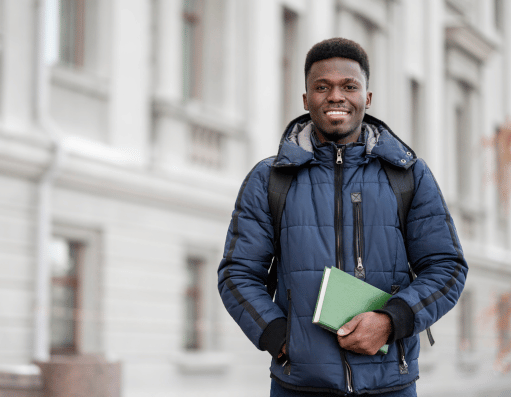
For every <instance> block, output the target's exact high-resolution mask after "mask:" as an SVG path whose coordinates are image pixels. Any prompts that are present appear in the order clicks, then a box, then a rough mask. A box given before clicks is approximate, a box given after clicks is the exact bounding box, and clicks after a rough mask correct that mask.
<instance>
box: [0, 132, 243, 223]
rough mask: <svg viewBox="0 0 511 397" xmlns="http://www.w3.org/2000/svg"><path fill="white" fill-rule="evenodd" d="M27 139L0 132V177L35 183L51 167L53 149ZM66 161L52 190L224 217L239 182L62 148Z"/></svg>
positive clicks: (202, 173) (229, 207)
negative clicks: (80, 192)
mask: <svg viewBox="0 0 511 397" xmlns="http://www.w3.org/2000/svg"><path fill="white" fill-rule="evenodd" d="M26 140H27V138H26V137H25V138H24V139H16V138H15V137H13V136H8V137H6V135H5V134H2V133H1V132H0V173H1V174H4V175H10V176H14V177H18V178H24V179H28V180H32V181H34V182H35V181H37V180H38V179H39V178H40V177H41V175H42V174H43V171H44V170H45V169H46V168H47V167H48V166H49V164H50V163H51V159H52V156H53V146H52V145H51V143H49V142H48V143H47V144H44V145H41V144H40V142H39V141H38V140H37V139H34V142H33V144H28V143H27V142H26ZM63 150H64V153H65V155H64V159H63V161H62V165H61V168H60V170H59V171H58V172H57V177H56V181H55V185H56V187H62V188H67V189H74V190H77V191H83V192H86V193H88V194H97V195H101V196H107V197H112V198H115V199H116V200H121V201H122V200H125V201H136V202H142V203H144V204H145V205H152V206H159V207H166V208H171V209H173V210H176V211H179V210H183V211H187V212H194V213H201V214H204V215H206V216H207V217H208V218H212V217H215V218H221V219H225V217H226V216H228V215H230V214H231V212H232V209H233V203H234V200H235V198H236V194H237V192H238V189H239V184H240V183H241V181H233V180H232V179H231V178H227V177H220V176H215V175H212V174H211V173H206V172H200V171H194V170H190V169H187V168H185V167H183V168H177V167H176V168H175V169H173V170H166V171H165V172H164V171H160V170H157V169H152V168H148V167H147V165H141V164H136V163H133V164H127V163H126V164H117V163H114V162H111V163H109V162H107V159H103V161H99V160H98V159H97V158H96V157H94V156H93V155H92V156H89V155H87V153H84V152H79V153H77V152H75V151H74V150H73V148H72V147H67V148H66V147H65V145H64V148H63Z"/></svg>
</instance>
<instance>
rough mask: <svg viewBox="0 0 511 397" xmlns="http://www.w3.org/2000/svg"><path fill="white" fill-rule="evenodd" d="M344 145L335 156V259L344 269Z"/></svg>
mask: <svg viewBox="0 0 511 397" xmlns="http://www.w3.org/2000/svg"><path fill="white" fill-rule="evenodd" d="M343 155H344V146H341V147H339V148H337V158H336V160H335V189H334V192H335V193H334V194H335V214H334V215H335V218H334V223H335V246H336V252H335V259H336V266H337V268H338V269H340V270H344V263H343V257H342V224H343V219H342V181H343V169H344V159H343Z"/></svg>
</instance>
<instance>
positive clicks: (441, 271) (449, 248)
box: [395, 160, 468, 334]
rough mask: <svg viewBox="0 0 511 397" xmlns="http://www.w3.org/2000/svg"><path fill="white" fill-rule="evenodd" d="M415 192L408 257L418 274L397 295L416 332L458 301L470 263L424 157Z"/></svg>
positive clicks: (417, 170)
mask: <svg viewBox="0 0 511 397" xmlns="http://www.w3.org/2000/svg"><path fill="white" fill-rule="evenodd" d="M414 177H415V195H414V198H413V201H412V206H411V209H410V212H409V213H408V220H407V252H408V260H409V262H410V264H411V266H412V268H413V269H414V271H415V273H416V274H417V278H416V279H415V281H413V282H412V283H411V284H410V286H409V287H408V288H405V289H403V290H402V291H400V292H399V293H397V294H396V295H395V298H400V299H402V300H404V301H405V302H406V303H407V304H408V306H409V307H410V308H411V310H412V311H413V314H414V327H413V329H414V331H413V334H417V333H419V332H421V331H423V330H424V329H426V328H428V327H429V326H431V325H432V324H433V323H435V322H436V321H438V320H439V319H440V318H441V317H442V316H443V315H444V314H446V313H447V312H448V311H449V310H451V309H452V308H453V307H454V305H455V304H456V302H457V301H458V299H459V297H460V295H461V292H462V291H463V287H464V284H465V280H466V277H467V272H468V265H467V262H466V261H465V258H464V256H463V251H462V248H461V245H460V241H459V239H458V235H457V232H456V228H455V226H454V223H453V220H452V218H451V215H450V213H449V210H448V209H447V205H446V203H445V200H444V198H443V196H442V193H441V191H440V188H439V186H438V184H437V182H436V180H435V178H434V177H433V174H432V173H431V171H430V170H429V168H428V166H427V165H426V163H425V162H424V161H423V160H418V161H417V163H416V164H415V166H414Z"/></svg>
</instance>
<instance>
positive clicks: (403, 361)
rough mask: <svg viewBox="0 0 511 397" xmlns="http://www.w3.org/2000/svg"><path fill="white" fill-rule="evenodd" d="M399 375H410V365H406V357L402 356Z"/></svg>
mask: <svg viewBox="0 0 511 397" xmlns="http://www.w3.org/2000/svg"><path fill="white" fill-rule="evenodd" d="M399 373H400V374H401V375H405V374H407V373H408V364H407V363H406V359H405V356H401V364H399Z"/></svg>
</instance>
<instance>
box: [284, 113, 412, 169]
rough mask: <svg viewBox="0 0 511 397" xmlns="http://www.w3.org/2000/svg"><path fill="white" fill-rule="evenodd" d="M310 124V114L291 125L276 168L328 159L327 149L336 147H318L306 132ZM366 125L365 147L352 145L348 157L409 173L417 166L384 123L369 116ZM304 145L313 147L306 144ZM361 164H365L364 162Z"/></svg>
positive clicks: (406, 148)
mask: <svg viewBox="0 0 511 397" xmlns="http://www.w3.org/2000/svg"><path fill="white" fill-rule="evenodd" d="M310 121H311V118H310V115H309V114H308V113H306V114H304V115H302V116H300V117H297V118H296V119H294V120H293V121H291V122H290V123H289V124H288V126H287V127H286V129H285V130H284V133H283V134H282V137H281V139H280V144H279V152H278V155H277V158H276V160H275V162H274V166H275V167H297V166H302V165H304V164H307V163H312V164H313V163H316V162H318V161H319V162H321V160H322V159H321V158H322V157H324V155H325V148H326V150H328V151H331V149H329V148H328V146H330V147H332V146H335V144H333V143H332V144H330V145H328V144H327V145H321V146H318V145H316V144H315V142H314V138H313V137H312V135H311V131H310V127H309V129H307V128H305V127H306V125H307V124H308V123H309V122H310ZM363 121H364V123H367V124H368V127H369V129H370V130H369V131H367V129H366V131H365V134H366V136H365V143H363V144H360V143H355V144H351V145H349V147H348V149H349V151H348V152H347V155H348V156H349V157H350V158H351V157H359V158H360V156H363V157H364V158H365V159H366V161H368V160H369V158H380V159H382V160H385V161H387V162H388V163H390V164H392V165H395V166H396V167H400V168H405V169H407V168H409V167H411V166H412V165H413V164H414V163H415V161H416V160H417V156H416V155H415V152H414V151H413V150H412V149H411V148H410V147H409V146H408V145H406V144H405V143H404V142H403V141H402V140H401V139H400V138H399V137H398V136H397V135H396V134H395V133H394V132H392V130H391V129H390V128H389V127H388V126H387V125H386V124H385V123H384V122H383V121H381V120H379V119H377V118H376V117H373V116H370V115H368V114H366V115H365V116H364V120H363ZM371 130H372V131H371ZM307 135H308V136H307ZM304 142H308V143H310V144H304ZM361 145H364V147H365V149H364V150H362V148H361V147H360V146H361ZM351 148H353V149H351ZM349 152H352V153H349ZM348 160H349V158H348ZM360 160H361V162H365V161H364V159H363V158H361V159H360Z"/></svg>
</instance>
